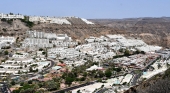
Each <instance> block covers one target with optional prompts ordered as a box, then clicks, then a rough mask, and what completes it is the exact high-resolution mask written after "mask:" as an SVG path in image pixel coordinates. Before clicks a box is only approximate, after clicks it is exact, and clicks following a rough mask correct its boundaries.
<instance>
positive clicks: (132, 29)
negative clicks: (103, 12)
mask: <svg viewBox="0 0 170 93" xmlns="http://www.w3.org/2000/svg"><path fill="white" fill-rule="evenodd" d="M91 21H93V22H95V23H98V24H101V25H104V26H108V27H112V28H114V29H118V30H125V31H127V33H128V35H131V36H134V37H141V38H142V39H143V40H144V41H145V42H147V43H148V44H153V45H161V46H164V47H169V46H170V36H169V34H170V18H169V17H162V18H128V19H92V20H91Z"/></svg>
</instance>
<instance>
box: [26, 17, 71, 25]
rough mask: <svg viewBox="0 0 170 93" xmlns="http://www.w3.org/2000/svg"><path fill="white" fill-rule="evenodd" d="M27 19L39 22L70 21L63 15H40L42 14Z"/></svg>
mask: <svg viewBox="0 0 170 93" xmlns="http://www.w3.org/2000/svg"><path fill="white" fill-rule="evenodd" d="M29 21H31V22H41V23H55V24H60V25H62V24H69V25H71V23H70V22H69V21H68V20H67V19H66V18H65V17H61V18H59V17H42V16H30V17H29Z"/></svg>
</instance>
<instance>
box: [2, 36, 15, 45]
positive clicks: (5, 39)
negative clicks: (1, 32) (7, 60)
mask: <svg viewBox="0 0 170 93" xmlns="http://www.w3.org/2000/svg"><path fill="white" fill-rule="evenodd" d="M15 40H16V39H15V38H14V37H10V36H6V37H5V36H1V37H0V42H9V43H10V44H12V43H14V42H15Z"/></svg>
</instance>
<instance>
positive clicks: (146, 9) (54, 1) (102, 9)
mask: <svg viewBox="0 0 170 93" xmlns="http://www.w3.org/2000/svg"><path fill="white" fill-rule="evenodd" d="M0 12H2V13H9V12H12V13H14V14H15V13H16V14H17V13H21V14H26V15H41V16H77V17H83V18H88V19H89V18H132V17H162V16H166V17H170V0H1V2H0Z"/></svg>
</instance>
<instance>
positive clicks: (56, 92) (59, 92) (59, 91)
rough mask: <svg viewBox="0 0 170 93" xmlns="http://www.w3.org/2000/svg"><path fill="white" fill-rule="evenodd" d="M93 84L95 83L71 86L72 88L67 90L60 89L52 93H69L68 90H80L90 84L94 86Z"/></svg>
mask: <svg viewBox="0 0 170 93" xmlns="http://www.w3.org/2000/svg"><path fill="white" fill-rule="evenodd" d="M94 83H96V81H92V82H88V83H84V84H81V85H77V86H72V87H69V88H66V89H62V90H57V91H54V92H52V93H61V92H63V91H64V92H67V91H70V90H73V89H77V88H80V87H84V86H87V85H91V84H94Z"/></svg>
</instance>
